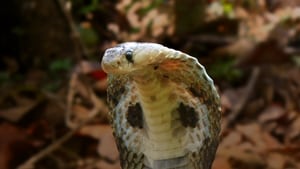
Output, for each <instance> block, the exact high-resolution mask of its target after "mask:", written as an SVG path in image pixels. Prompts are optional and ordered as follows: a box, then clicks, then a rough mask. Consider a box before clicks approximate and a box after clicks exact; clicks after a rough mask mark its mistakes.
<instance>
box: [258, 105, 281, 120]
mask: <svg viewBox="0 0 300 169" xmlns="http://www.w3.org/2000/svg"><path fill="white" fill-rule="evenodd" d="M285 113H286V112H285V110H284V109H283V107H281V106H279V105H275V104H274V105H271V106H269V107H267V108H266V109H265V110H264V111H263V112H262V113H261V115H260V116H259V117H258V121H259V122H261V123H265V122H268V121H272V120H278V119H279V118H281V117H283V116H284V115H285Z"/></svg>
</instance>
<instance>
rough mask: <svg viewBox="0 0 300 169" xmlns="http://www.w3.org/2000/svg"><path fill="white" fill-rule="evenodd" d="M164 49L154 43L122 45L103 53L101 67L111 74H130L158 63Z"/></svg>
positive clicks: (128, 43)
mask: <svg viewBox="0 0 300 169" xmlns="http://www.w3.org/2000/svg"><path fill="white" fill-rule="evenodd" d="M164 48H165V47H163V46H162V45H159V44H154V43H136V42H127V43H122V44H120V45H118V46H116V47H113V48H109V49H107V50H106V51H105V53H104V56H103V58H102V62H101V66H102V68H103V70H104V71H105V72H107V73H111V74H130V73H133V72H138V71H139V70H142V69H147V67H149V66H150V65H154V64H155V63H157V62H159V58H161V57H158V56H160V54H162V50H163V49H164Z"/></svg>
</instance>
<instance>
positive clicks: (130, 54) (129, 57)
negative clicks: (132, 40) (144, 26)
mask: <svg viewBox="0 0 300 169" xmlns="http://www.w3.org/2000/svg"><path fill="white" fill-rule="evenodd" d="M125 57H126V59H127V61H128V62H130V63H133V51H132V50H128V51H126V53H125Z"/></svg>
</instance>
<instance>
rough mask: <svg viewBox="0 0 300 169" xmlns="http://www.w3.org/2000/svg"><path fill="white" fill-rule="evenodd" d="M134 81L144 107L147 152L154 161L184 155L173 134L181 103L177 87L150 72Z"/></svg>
mask: <svg viewBox="0 0 300 169" xmlns="http://www.w3.org/2000/svg"><path fill="white" fill-rule="evenodd" d="M134 82H135V86H136V88H137V91H138V97H139V100H140V103H141V106H142V110H143V118H144V129H145V133H146V136H145V137H144V142H145V155H146V156H148V157H149V158H150V159H153V160H162V159H168V158H174V157H179V156H182V155H183V152H182V151H183V149H182V147H181V144H180V139H179V138H176V137H174V132H176V131H174V121H176V117H174V113H173V112H174V111H175V110H176V108H177V106H178V104H177V100H176V96H175V94H174V93H173V92H174V87H173V86H172V84H171V83H170V82H169V81H168V80H166V79H162V78H161V77H160V76H157V75H155V74H154V73H151V72H150V73H147V74H144V75H141V76H136V77H135V78H134Z"/></svg>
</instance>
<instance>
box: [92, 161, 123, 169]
mask: <svg viewBox="0 0 300 169" xmlns="http://www.w3.org/2000/svg"><path fill="white" fill-rule="evenodd" d="M97 169H121V166H120V164H119V162H116V163H114V164H109V163H107V162H105V161H103V160H102V161H100V162H99V163H97Z"/></svg>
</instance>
